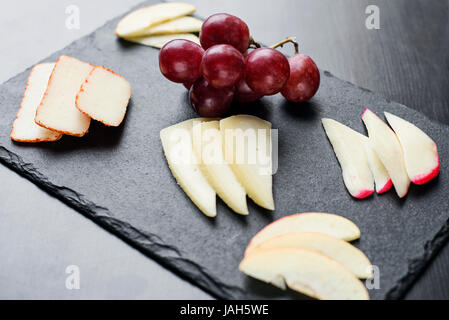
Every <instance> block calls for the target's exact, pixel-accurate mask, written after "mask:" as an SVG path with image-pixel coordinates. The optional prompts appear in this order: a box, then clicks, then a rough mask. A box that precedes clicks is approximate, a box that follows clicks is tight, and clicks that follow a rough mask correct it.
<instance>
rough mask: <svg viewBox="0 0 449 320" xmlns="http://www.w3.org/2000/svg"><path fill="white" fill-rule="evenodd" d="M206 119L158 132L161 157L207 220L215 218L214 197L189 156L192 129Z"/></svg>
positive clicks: (193, 155)
mask: <svg viewBox="0 0 449 320" xmlns="http://www.w3.org/2000/svg"><path fill="white" fill-rule="evenodd" d="M202 121H207V120H206V119H203V118H199V119H191V120H187V121H184V122H181V123H178V124H176V125H173V126H171V127H168V128H165V129H163V130H161V132H160V137H161V141H162V147H163V149H164V153H165V157H166V158H167V162H168V165H169V167H170V170H171V172H172V174H173V176H174V177H175V179H176V181H177V182H178V184H179V185H180V186H181V188H182V189H183V190H184V192H185V193H186V194H187V195H188V196H189V198H190V199H191V200H192V201H193V203H195V205H196V206H197V207H198V208H199V209H200V210H201V211H202V212H203V213H204V214H205V215H206V216H208V217H215V216H216V215H217V209H216V201H215V198H216V193H215V190H214V189H213V188H212V186H211V185H210V184H209V182H208V181H207V179H206V177H205V176H204V174H203V172H202V171H201V168H200V166H199V161H198V160H197V158H196V155H195V153H194V152H193V147H192V128H193V126H194V125H195V124H197V123H200V122H202Z"/></svg>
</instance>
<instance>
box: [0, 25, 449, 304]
mask: <svg viewBox="0 0 449 320" xmlns="http://www.w3.org/2000/svg"><path fill="white" fill-rule="evenodd" d="M116 23H117V19H115V20H113V21H110V22H108V23H107V24H106V25H105V26H103V27H102V28H100V29H99V30H97V31H96V32H94V33H92V34H91V35H89V36H87V37H85V38H82V39H80V40H78V41H76V42H74V43H72V44H71V45H69V46H68V47H66V48H64V49H63V50H61V51H59V52H56V53H55V54H53V55H52V56H50V57H49V58H47V59H45V61H55V60H56V58H57V57H58V56H59V55H61V54H66V55H71V56H74V57H77V58H79V59H83V60H86V61H88V62H90V63H93V64H103V65H105V66H107V67H110V68H112V69H113V70H114V71H116V72H118V73H120V74H122V75H123V76H125V77H126V78H127V79H128V80H129V81H130V82H131V84H132V86H133V97H132V100H131V104H130V106H129V111H128V114H127V116H126V120H125V122H124V123H123V125H122V126H121V127H119V128H115V129H114V128H106V127H103V126H102V125H100V124H98V123H94V124H93V125H92V126H91V129H90V132H89V134H88V135H86V136H85V137H84V138H82V139H79V138H72V137H68V136H66V137H64V138H63V139H62V140H60V141H59V142H56V143H52V144H39V145H25V144H17V143H13V142H12V141H10V139H9V131H10V127H11V124H12V121H13V119H14V117H15V114H16V111H17V108H18V105H19V103H20V100H21V97H22V94H23V89H24V86H25V83H26V78H27V76H28V72H29V70H27V71H25V72H24V73H22V74H19V75H18V76H16V77H14V78H12V79H11V80H9V81H8V82H6V83H5V84H3V85H2V86H1V87H0V108H1V110H2V113H3V116H2V118H1V121H0V161H1V162H2V163H4V164H6V165H7V166H9V167H11V168H13V169H14V170H16V171H18V172H20V173H21V174H22V175H24V176H25V177H27V178H28V179H30V180H32V181H33V182H35V183H36V184H38V185H39V186H40V187H42V188H43V189H44V190H46V191H48V192H49V193H51V194H52V195H54V196H56V197H58V198H59V199H61V200H62V201H64V202H65V203H67V204H69V205H71V206H73V207H75V208H76V209H78V210H79V211H80V212H82V213H83V214H85V215H86V216H88V217H90V218H91V219H93V220H94V221H96V222H97V223H99V224H101V225H102V226H104V227H105V228H107V229H108V230H110V231H112V232H113V233H115V234H116V235H118V236H120V237H121V238H122V239H124V240H125V241H127V242H128V243H130V244H132V245H134V246H136V247H138V248H139V249H140V250H142V251H143V252H145V253H147V254H148V255H150V256H151V257H154V258H156V259H157V260H158V261H160V262H161V263H162V264H164V265H165V266H167V267H169V268H171V269H172V270H174V271H176V272H177V273H178V274H180V275H181V276H183V277H184V278H187V279H189V280H191V281H193V282H194V283H196V284H197V285H199V286H200V287H202V288H203V289H205V290H207V291H209V292H211V293H212V294H214V295H215V296H217V297H222V298H291V297H293V298H301V297H302V296H300V295H297V294H295V293H292V292H286V293H285V292H282V291H280V290H277V289H275V288H271V287H270V286H268V285H265V284H262V283H259V282H258V281H255V280H251V279H248V278H247V277H246V276H244V275H242V274H240V273H239V272H238V270H237V266H238V263H239V261H240V259H241V257H242V254H243V251H244V248H245V246H246V244H247V242H248V241H249V239H250V238H251V237H252V235H253V234H255V233H256V232H257V231H258V230H259V229H260V228H262V227H263V226H264V225H266V224H267V223H268V222H270V221H272V220H274V219H277V218H279V217H282V216H285V215H288V214H291V213H295V212H302V211H312V210H313V211H327V212H335V213H338V214H341V215H343V216H346V217H348V218H350V219H352V220H353V221H354V222H356V223H357V224H358V225H359V227H360V229H361V231H362V238H361V240H359V241H357V242H356V243H355V244H356V245H357V246H358V247H359V248H360V249H362V250H363V251H365V253H366V254H367V255H368V257H369V258H370V259H371V261H372V262H373V264H375V265H377V266H378V267H379V268H380V281H381V282H380V289H379V290H371V291H370V295H371V297H372V298H374V299H383V298H397V297H399V296H400V295H401V294H403V292H404V290H405V289H406V288H407V286H408V284H409V283H410V282H411V281H412V280H413V278H414V276H415V275H416V274H417V273H418V272H419V271H420V269H421V268H422V266H423V265H424V264H425V263H426V262H427V261H428V260H429V258H430V257H431V255H432V254H433V252H434V251H435V250H436V249H437V248H438V247H439V245H440V244H441V243H442V241H443V240H444V239H446V238H447V234H448V232H449V231H448V218H449V210H448V207H449V199H448V198H447V194H448V192H447V187H446V185H447V183H446V182H445V180H446V175H445V172H447V170H446V168H447V163H446V162H445V159H446V158H447V154H448V151H449V142H448V141H449V139H448V137H449V128H448V127H447V126H445V125H441V124H438V123H435V122H432V121H430V120H428V119H427V118H425V117H424V116H423V115H422V114H420V113H418V112H416V111H413V110H411V109H408V108H406V107H404V106H402V105H400V104H397V103H392V102H389V101H386V100H385V99H383V98H382V97H379V96H378V95H375V94H373V93H371V92H369V91H367V90H364V89H361V88H358V87H355V86H354V85H352V84H350V83H347V82H345V81H342V80H340V79H337V78H335V77H333V76H332V75H330V74H329V73H326V72H324V73H323V74H322V85H321V88H320V91H319V93H318V95H317V96H316V97H315V98H314V99H313V101H312V102H311V103H308V104H303V105H294V104H290V103H288V102H286V101H285V100H284V99H283V98H282V97H280V96H275V97H269V98H264V99H263V100H262V101H261V102H260V103H255V104H252V105H249V106H245V107H237V106H236V108H235V109H234V112H241V113H250V114H255V115H258V116H260V117H262V118H264V119H266V120H269V121H271V122H272V123H273V128H276V129H279V170H278V172H277V174H276V175H275V177H274V191H275V201H276V206H277V208H276V211H275V212H274V213H268V212H265V211H264V210H261V209H260V208H258V207H257V206H255V205H253V204H252V203H251V202H249V206H250V212H251V214H250V216H248V217H240V216H237V215H235V214H233V213H232V212H230V211H229V210H228V209H227V208H226V206H224V205H223V204H222V202H221V201H218V217H217V218H216V219H215V220H210V219H208V218H206V217H204V216H203V215H202V214H201V213H200V212H199V211H198V210H197V209H196V207H195V206H194V205H193V204H192V203H191V202H190V200H189V199H188V198H187V197H186V196H185V195H184V193H183V192H182V190H180V188H179V187H178V186H177V185H176V183H175V180H174V179H173V178H172V176H171V174H170V172H169V169H168V167H167V164H166V162H165V159H164V156H163V153H162V148H161V145H160V141H159V131H160V129H162V128H164V127H166V126H168V125H171V124H174V123H176V122H179V121H182V120H185V119H188V118H191V117H195V114H194V113H193V111H191V109H190V107H189V106H188V101H187V97H186V92H185V90H184V88H183V87H182V86H179V85H176V84H173V83H170V82H168V81H167V80H165V79H164V78H163V77H162V76H161V75H160V72H159V70H158V64H157V55H158V51H157V50H155V49H152V48H148V47H143V46H137V45H132V44H129V43H127V42H124V41H121V40H117V39H116V38H115V36H114V34H113V29H114V27H115V24H116ZM365 106H367V107H370V108H371V109H372V110H373V111H375V112H376V113H378V114H380V113H381V112H382V111H384V110H387V111H390V112H392V113H394V114H397V115H399V116H402V117H404V118H406V119H408V120H410V121H412V122H414V123H415V124H417V125H418V126H420V127H421V128H423V129H424V130H425V131H426V132H427V133H428V134H429V135H430V136H431V137H432V138H434V140H435V141H436V142H437V144H438V147H439V152H440V158H441V171H442V173H441V174H440V177H439V178H438V179H437V180H435V181H433V182H432V183H430V184H428V185H426V186H424V187H417V186H412V188H411V191H410V194H409V195H408V197H407V198H406V199H405V200H398V199H397V197H396V196H395V194H394V192H390V193H389V194H386V195H383V196H375V197H372V198H370V199H368V200H364V201H355V200H353V199H352V198H351V197H350V196H349V195H348V194H347V192H346V190H345V188H344V186H343V182H342V179H341V174H340V169H339V166H338V163H337V161H336V159H335V156H334V154H333V151H332V148H331V147H330V145H329V143H328V141H327V139H326V136H325V134H324V131H323V130H322V127H321V124H320V119H321V118H322V117H330V118H334V119H336V120H339V121H342V122H343V123H345V124H347V125H349V126H351V127H352V128H354V129H356V130H359V131H360V132H365V131H364V127H363V124H362V122H361V120H360V115H361V113H362V111H363V109H364V107H365ZM36 214H38V213H36Z"/></svg>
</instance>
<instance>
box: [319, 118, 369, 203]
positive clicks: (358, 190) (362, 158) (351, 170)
mask: <svg viewBox="0 0 449 320" xmlns="http://www.w3.org/2000/svg"><path fill="white" fill-rule="evenodd" d="M321 121H322V123H323V127H324V130H325V131H326V134H327V137H328V138H329V141H330V142H331V144H332V147H333V148H334V152H335V155H336V156H337V159H338V162H339V163H340V167H341V171H342V174H343V181H344V183H345V186H346V189H348V191H349V193H350V194H351V195H352V196H353V197H354V198H357V199H363V198H366V197H369V196H370V195H371V194H373V192H374V178H373V175H372V173H371V169H370V167H369V164H368V159H367V158H366V154H365V151H364V149H363V146H362V140H361V139H362V137H363V135H361V134H360V133H358V132H356V131H354V130H352V129H351V128H349V127H347V126H345V125H343V124H341V123H340V122H338V121H335V120H332V119H326V118H325V119H322V120H321Z"/></svg>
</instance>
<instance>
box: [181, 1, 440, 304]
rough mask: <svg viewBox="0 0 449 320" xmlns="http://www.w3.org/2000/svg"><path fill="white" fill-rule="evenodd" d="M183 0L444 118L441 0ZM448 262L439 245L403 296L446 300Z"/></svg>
mask: <svg viewBox="0 0 449 320" xmlns="http://www.w3.org/2000/svg"><path fill="white" fill-rule="evenodd" d="M189 2H191V3H193V4H195V5H196V6H197V8H198V12H197V13H198V14H199V15H201V16H205V17H206V16H208V15H210V14H213V13H216V12H217V11H223V12H229V13H233V14H235V15H237V16H239V17H241V18H242V19H244V20H245V21H246V22H247V23H248V25H249V27H250V30H251V33H252V35H253V37H254V38H255V39H256V40H258V41H260V42H263V43H266V44H273V43H276V42H278V41H279V40H282V39H283V38H285V37H287V36H296V37H297V39H298V41H299V43H300V50H301V51H302V52H304V53H306V54H308V55H310V56H312V57H313V59H314V60H315V62H316V63H317V64H318V66H319V67H320V68H321V69H324V70H329V71H330V72H332V73H333V74H335V75H336V76H338V77H340V78H342V79H345V80H348V81H350V82H352V83H355V84H357V85H359V86H361V87H365V88H368V89H370V90H372V91H375V92H378V93H380V94H382V95H384V96H385V97H387V98H388V99H391V100H394V101H397V102H400V103H403V104H405V105H407V106H409V107H410V108H414V109H416V110H419V111H421V112H423V113H424V114H426V115H427V116H428V117H429V118H432V119H435V120H437V121H441V122H443V123H446V124H449V1H448V0H432V1H429V0H340V1H335V0H245V1H241V0H228V1H208V0H189ZM369 5H376V6H377V7H378V8H379V18H380V29H378V30H376V29H367V27H366V24H365V22H366V19H367V17H368V16H369V14H366V13H365V11H366V8H367V6H369ZM283 51H284V52H285V53H287V54H291V53H293V48H291V47H285V48H284V49H283ZM443 161H444V159H443ZM448 264H449V246H448V245H445V246H444V248H443V249H442V250H441V251H440V253H439V254H438V255H437V256H436V257H435V258H434V259H433V262H432V263H431V264H430V265H429V267H428V268H427V269H426V271H425V272H424V273H423V274H422V275H421V277H420V278H419V280H418V281H417V282H416V283H415V284H414V285H413V287H412V288H411V289H410V291H409V293H408V294H407V295H406V297H405V298H408V299H449V289H448V288H449V268H448V267H447V265H448Z"/></svg>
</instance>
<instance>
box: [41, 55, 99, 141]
mask: <svg viewBox="0 0 449 320" xmlns="http://www.w3.org/2000/svg"><path fill="white" fill-rule="evenodd" d="M92 69H93V66H92V65H90V64H89V63H86V62H82V61H79V60H77V59H75V58H72V57H67V56H61V57H59V59H58V61H57V62H56V65H55V67H54V69H53V72H52V74H51V76H50V81H49V82H48V87H47V90H46V91H45V94H44V98H43V99H42V101H41V103H40V105H39V107H38V108H37V111H36V117H35V121H36V123H37V124H38V125H40V126H42V127H44V128H47V129H50V130H54V131H57V132H60V133H64V134H68V135H72V136H78V137H81V136H83V135H84V134H86V133H87V131H88V130H89V125H90V117H88V116H86V115H85V114H83V113H81V112H80V111H79V110H78V109H77V108H76V106H75V100H76V95H77V94H78V92H79V90H80V87H81V85H82V84H83V82H84V81H85V80H86V78H87V76H88V75H89V73H90V72H91V71H92Z"/></svg>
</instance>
